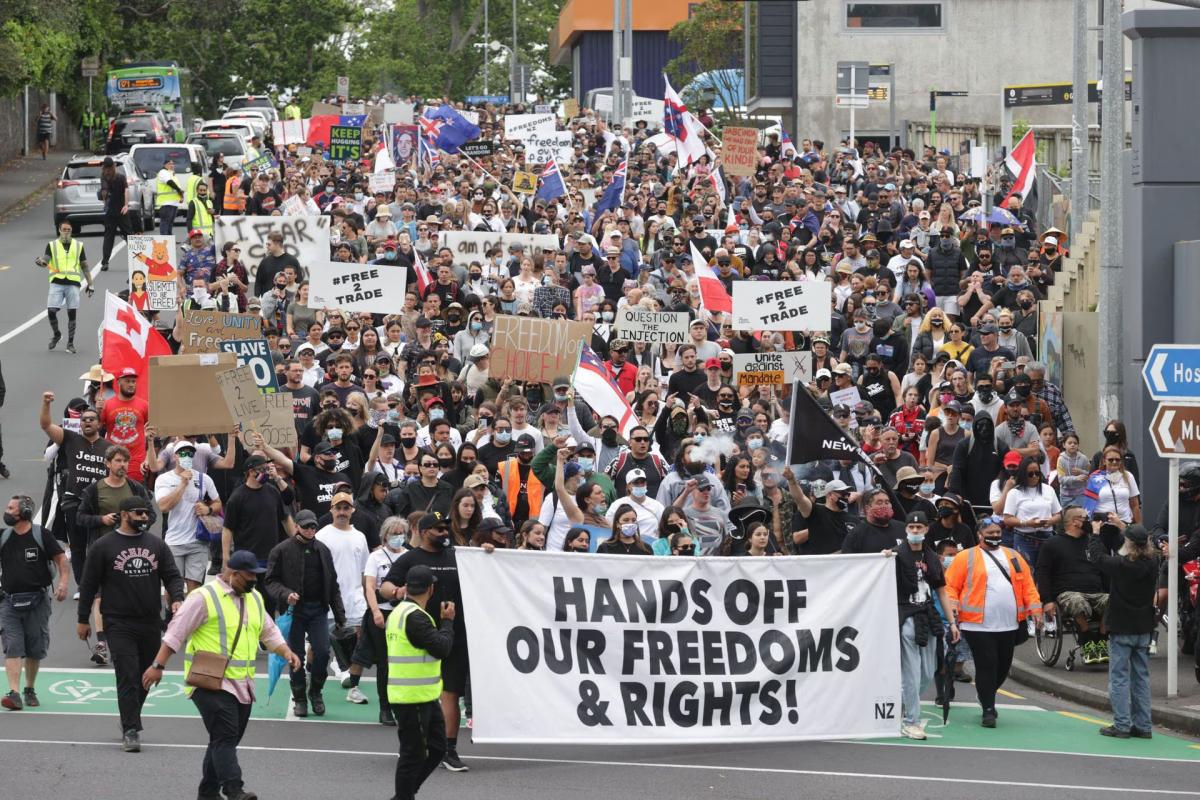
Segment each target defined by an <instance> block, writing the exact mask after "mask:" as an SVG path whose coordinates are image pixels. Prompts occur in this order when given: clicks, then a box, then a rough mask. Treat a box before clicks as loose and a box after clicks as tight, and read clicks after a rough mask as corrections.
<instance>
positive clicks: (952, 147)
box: [907, 121, 1101, 174]
mask: <svg viewBox="0 0 1200 800" xmlns="http://www.w3.org/2000/svg"><path fill="white" fill-rule="evenodd" d="M1033 138H1034V141H1035V142H1036V143H1037V161H1038V164H1040V165H1042V166H1044V167H1046V168H1047V169H1049V170H1051V171H1052V172H1056V173H1061V174H1066V173H1067V172H1068V171H1069V170H1070V168H1071V126H1070V125H1063V126H1056V127H1050V126H1039V127H1037V128H1035V129H1034V132H1033ZM929 141H930V140H929V123H928V122H915V121H910V122H909V123H908V139H907V142H908V147H909V149H911V150H912V151H913V152H914V153H920V152H921V151H922V148H923V147H924V146H925V145H926V144H929ZM965 141H974V142H975V144H976V145H986V146H987V149H988V154H989V155H990V156H991V157H993V158H994V157H995V156H996V155H997V154H999V152H1000V126H998V125H961V124H954V123H950V124H946V125H938V126H937V148H938V149H939V150H949V151H950V152H951V153H958V147H959V145H960V144H962V143H963V142H965ZM1088 143H1089V146H1090V153H1091V155H1090V157H1089V159H1088V171H1089V172H1091V173H1093V174H1099V172H1100V163H1101V161H1100V132H1099V131H1090V132H1089V133H1088Z"/></svg>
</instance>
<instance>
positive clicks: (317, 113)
mask: <svg viewBox="0 0 1200 800" xmlns="http://www.w3.org/2000/svg"><path fill="white" fill-rule="evenodd" d="M308 115H309V116H310V117H330V116H333V117H340V116H341V115H342V107H341V106H335V105H333V104H332V103H322V102H321V101H320V100H318V101H316V102H315V103H313V104H312V109H311V110H310V111H309V112H308Z"/></svg>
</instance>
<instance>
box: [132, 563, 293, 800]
mask: <svg viewBox="0 0 1200 800" xmlns="http://www.w3.org/2000/svg"><path fill="white" fill-rule="evenodd" d="M264 571H265V570H264V568H263V567H261V566H259V564H258V560H257V559H256V558H255V556H254V553H248V552H243V551H238V552H236V553H234V554H232V555H231V556H230V558H229V560H228V561H226V564H225V568H224V570H222V572H221V575H220V576H219V577H218V578H217V579H216V580H214V581H213V582H212V583H210V584H208V585H207V586H205V587H204V588H203V589H201V590H200V591H196V592H193V593H192V594H191V595H190V596H189V597H188V599H187V602H186V603H184V604H183V607H181V608H180V609H179V611H178V612H177V613H176V614H175V617H174V619H172V620H171V625H170V627H168V628H167V632H166V634H165V635H164V636H163V637H162V645H161V646H160V647H159V648H158V653H157V654H156V655H154V656H153V659H154V661H153V663H152V664H150V665H149V666H148V667H147V668H146V669H145V671H144V672H143V673H142V675H141V679H140V687H141V688H142V689H143V690H144V691H146V692H148V691H149V690H150V689H152V688H153V687H154V686H155V685H156V684H157V683H158V682H159V681H161V680H162V676H163V670H164V669H166V666H167V663H168V662H169V661H170V660H171V656H172V655H174V654H175V653H178V652H179V651H180V650H185V651H186V654H185V656H184V672H185V673H187V672H190V670H191V669H192V666H193V664H194V663H195V656H194V654H195V653H196V651H207V652H210V653H213V652H221V651H222V650H223V649H227V650H228V652H229V656H230V658H229V662H228V664H227V665H226V667H225V674H224V676H223V678H222V680H221V682H220V684H219V685H218V686H214V687H212V688H201V687H199V686H192V685H189V686H188V688H187V692H188V693H189V694H190V695H191V698H192V702H193V703H195V704H196V708H197V710H198V711H199V712H200V717H201V719H203V720H204V727H205V729H206V730H207V731H208V750H207V751H206V752H205V755H204V771H203V776H202V778H201V780H200V787H199V790H198V795H197V796H198V797H204V798H215V797H220V796H221V793H222V792H224V794H225V796H226V797H227V798H229V800H254V798H256V797H257V795H256V794H254V793H253V792H247V791H246V790H245V784H244V781H243V780H242V768H241V766H240V765H239V764H238V759H237V746H238V743H239V742H241V740H242V736H243V735H245V733H246V726H247V725H248V724H249V722H250V711H251V708H252V704H253V703H254V660H255V654H256V653H257V652H258V647H259V644H260V643H261V644H262V645H263V646H265V647H266V648H267V649H268V650H270V651H271V652H273V653H275V654H276V655H278V656H280V657H281V658H283V659H284V660H285V661H286V662H287V663H288V665H289V666H290V667H291V668H292V669H293V670H298V669H300V658H299V656H297V655H296V654H295V653H293V652H292V650H291V649H290V648H289V647H288V646H287V642H285V641H284V638H283V635H282V634H281V633H280V632H279V628H278V627H277V626H276V625H275V621H274V620H272V619H271V615H270V614H267V613H266V612H265V605H264V603H263V597H262V595H261V594H259V593H258V591H257V589H255V585H256V584H257V582H258V578H259V576H260V575H261V574H262V573H263V572H264ZM222 642H228V643H229V644H228V645H226V646H225V648H222V645H221V643H222Z"/></svg>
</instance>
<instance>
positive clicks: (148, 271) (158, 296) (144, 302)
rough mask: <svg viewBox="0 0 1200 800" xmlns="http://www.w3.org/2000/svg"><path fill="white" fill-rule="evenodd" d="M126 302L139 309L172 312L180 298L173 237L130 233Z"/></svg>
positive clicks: (176, 253) (177, 259)
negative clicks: (127, 299)
mask: <svg viewBox="0 0 1200 800" xmlns="http://www.w3.org/2000/svg"><path fill="white" fill-rule="evenodd" d="M127 246H128V250H129V303H130V305H132V306H133V307H134V308H136V309H137V310H138V311H146V310H152V311H174V310H175V308H176V306H177V304H178V299H179V283H178V276H179V251H178V249H177V248H176V247H175V237H174V236H130V237H129V238H128V245H127Z"/></svg>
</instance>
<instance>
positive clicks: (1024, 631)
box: [979, 547, 1029, 646]
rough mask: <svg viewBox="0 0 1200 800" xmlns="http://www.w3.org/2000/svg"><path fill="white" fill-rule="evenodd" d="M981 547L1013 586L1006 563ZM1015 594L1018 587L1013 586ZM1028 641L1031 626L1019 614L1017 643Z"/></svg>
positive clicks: (1014, 594) (1021, 643)
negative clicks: (1026, 624)
mask: <svg viewBox="0 0 1200 800" xmlns="http://www.w3.org/2000/svg"><path fill="white" fill-rule="evenodd" d="M979 549H980V550H983V554H984V555H985V556H987V557H988V558H990V559H991V560H992V563H993V564H995V565H996V566H997V567H998V568H999V570H1000V574H1001V575H1003V576H1004V580H1006V581H1008V585H1009V586H1013V581H1012V578H1010V577H1009V575H1008V570H1006V569H1005V568H1004V565H1003V564H1001V563H1000V560H999V559H998V558H996V557H995V556H994V555H992V552H991V551H990V550H984V548H982V547H981V548H979ZM1013 596H1014V598H1015V596H1016V587H1015V586H1013ZM1027 641H1029V628H1027V627H1026V626H1025V624H1024V622H1023V621H1022V620H1021V617H1020V616H1019V615H1018V616H1017V639H1016V643H1017V645H1018V646H1020V645H1023V644H1025V642H1027Z"/></svg>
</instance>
